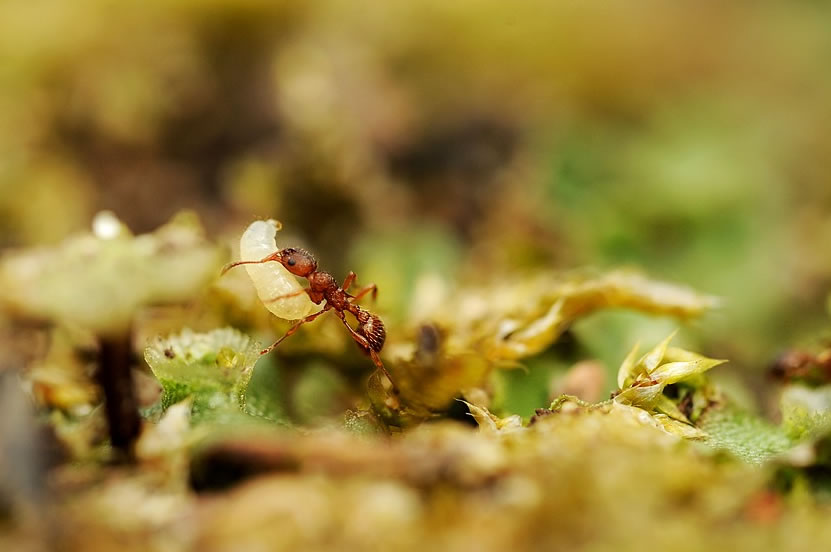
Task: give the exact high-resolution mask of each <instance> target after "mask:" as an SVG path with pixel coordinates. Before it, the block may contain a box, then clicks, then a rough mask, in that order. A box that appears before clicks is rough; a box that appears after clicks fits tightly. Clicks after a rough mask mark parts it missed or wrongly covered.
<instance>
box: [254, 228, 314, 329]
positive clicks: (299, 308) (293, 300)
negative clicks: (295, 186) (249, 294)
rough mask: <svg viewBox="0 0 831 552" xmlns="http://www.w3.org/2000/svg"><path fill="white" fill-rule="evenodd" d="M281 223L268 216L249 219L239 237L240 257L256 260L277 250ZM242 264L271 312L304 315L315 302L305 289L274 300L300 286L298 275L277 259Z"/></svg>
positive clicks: (295, 316)
mask: <svg viewBox="0 0 831 552" xmlns="http://www.w3.org/2000/svg"><path fill="white" fill-rule="evenodd" d="M281 227H282V225H281V224H280V223H279V222H278V221H276V220H271V219H269V220H258V221H255V222H252V223H251V225H250V226H248V228H246V229H245V232H243V234H242V238H240V241H239V251H240V260H241V261H259V260H260V259H262V258H264V257H267V256H268V255H271V254H272V253H274V252H275V251H277V249H278V248H277V242H276V241H275V239H274V236H275V235H276V234H277V231H278V230H280V228H281ZM244 266H245V270H247V271H248V275H249V276H250V277H251V281H252V282H254V287H255V288H256V289H257V296H258V297H259V298H260V301H262V302H263V304H264V305H265V307H266V308H267V309H268V310H269V311H271V313H272V314H273V315H274V316H278V317H280V318H285V319H286V320H297V319H298V318H303V317H304V316H307V315H308V314H310V313H311V312H312V310H313V309H314V307H315V304H314V303H312V301H311V300H310V299H309V296H308V294H306V293H301V294H300V295H296V296H294V297H289V298H286V299H279V300H277V301H274V300H273V299H274V298H275V297H280V296H283V295H288V294H290V293H294V292H297V291H298V290H300V289H302V288H303V286H301V285H300V282H298V281H297V277H296V276H294V275H293V274H292V273H290V272H289V271H288V270H286V269H285V267H283V265H281V264H280V263H277V262H269V263H263V264H250V265H244Z"/></svg>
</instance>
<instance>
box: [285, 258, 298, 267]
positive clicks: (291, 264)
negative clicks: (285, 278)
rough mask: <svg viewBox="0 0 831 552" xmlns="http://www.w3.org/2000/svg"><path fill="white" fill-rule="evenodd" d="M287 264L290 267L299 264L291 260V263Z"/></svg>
mask: <svg viewBox="0 0 831 552" xmlns="http://www.w3.org/2000/svg"><path fill="white" fill-rule="evenodd" d="M286 264H288V265H289V266H294V265H296V264H297V261H295V260H294V259H289V262H288V263H286Z"/></svg>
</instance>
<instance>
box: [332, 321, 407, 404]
mask: <svg viewBox="0 0 831 552" xmlns="http://www.w3.org/2000/svg"><path fill="white" fill-rule="evenodd" d="M335 314H337V315H338V318H340V321H341V322H343V325H344V326H346V329H347V330H349V333H350V334H351V335H352V339H354V340H355V342H356V343H357V344H358V345H359V346H360V347H361V348H362V349H364V350H365V351H367V352H368V353H369V356H370V357H371V358H372V362H373V363H375V366H376V368H378V369H379V370H381V371H382V372H383V373H384V375H385V376H387V379H388V380H390V383H391V384H392V392H393V393H395V394H396V395H397V394H398V386H397V385H396V384H395V380H394V379H392V376H391V375H390V373H389V372H388V371H387V369H386V367H385V366H384V363H383V362H381V357H379V356H378V353H377V352H375V350H374V349H373V348H372V346H371V345H370V344H369V341H367V339H366V337H364V336H362V335H361V334H359V333H358V332H356V331H355V329H354V328H353V327H352V326H350V325H349V322H347V321H346V315H344V314H343V312H341V311H335Z"/></svg>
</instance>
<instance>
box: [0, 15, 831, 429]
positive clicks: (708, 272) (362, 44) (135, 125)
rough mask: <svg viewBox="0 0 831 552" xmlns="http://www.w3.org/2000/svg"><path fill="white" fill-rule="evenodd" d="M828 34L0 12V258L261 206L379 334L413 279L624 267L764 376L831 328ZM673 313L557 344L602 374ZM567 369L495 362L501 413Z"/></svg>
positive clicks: (217, 231) (553, 19) (724, 21)
mask: <svg viewBox="0 0 831 552" xmlns="http://www.w3.org/2000/svg"><path fill="white" fill-rule="evenodd" d="M830 21H831V9H829V7H828V6H827V5H826V4H825V3H823V2H811V1H795V2H787V3H784V2H782V3H780V2H749V1H748V2H732V3H730V4H727V5H725V4H724V3H721V2H709V1H705V2H701V1H681V2H672V3H667V2H659V1H644V2H638V3H632V2H625V1H620V0H618V1H604V2H585V1H562V2H549V1H542V0H539V1H528V2H521V3H513V2H504V1H498V0H477V1H473V0H455V1H453V2H446V1H441V0H427V1H424V2H417V3H409V2H398V1H394V2H354V1H352V2H347V1H338V0H332V1H326V2H318V3H305V2H289V1H283V2H279V1H267V0H205V1H197V0H148V1H144V2H133V3H117V2H111V1H108V0H78V1H75V2H59V1H51V0H28V1H16V0H7V1H5V2H2V3H0V246H1V247H3V248H17V247H27V246H32V245H36V244H53V243H57V242H60V241H61V240H62V239H64V238H65V237H66V236H67V235H70V234H72V233H74V232H78V231H82V230H85V229H87V228H88V227H89V224H90V221H91V219H92V216H93V215H94V213H96V212H97V211H99V210H101V209H110V210H112V211H114V212H115V213H116V214H117V215H118V216H119V217H120V218H122V219H123V220H124V221H125V222H126V223H127V224H128V225H129V226H130V228H131V229H132V230H133V231H134V232H137V233H138V232H146V231H150V230H152V229H154V228H156V227H157V226H159V225H160V224H162V223H164V222H165V221H167V220H168V219H169V218H170V217H171V216H172V215H173V214H174V213H176V212H177V211H179V210H180V209H185V208H186V209H192V210H195V211H196V212H197V213H198V214H199V215H200V217H201V219H202V221H203V223H204V225H205V226H206V227H207V229H208V232H209V234H210V235H211V236H213V237H214V238H215V239H217V240H225V241H227V242H228V243H229V244H230V243H232V242H233V240H235V239H236V237H238V236H239V234H240V232H241V231H242V229H243V228H244V227H245V226H246V225H247V224H248V223H249V222H251V221H252V220H254V219H256V218H266V217H274V218H277V219H280V220H281V221H282V222H283V224H284V227H285V230H284V232H283V234H282V236H281V238H282V240H283V242H282V243H285V244H288V243H292V244H297V245H302V246H304V247H307V248H308V249H309V250H311V251H313V252H314V253H315V254H316V256H317V257H318V259H319V260H320V262H321V265H322V266H323V267H324V268H326V269H328V270H330V271H332V272H333V273H336V274H345V273H346V272H347V271H348V270H350V269H351V270H355V271H356V272H357V273H358V274H359V276H361V278H362V279H364V280H372V281H375V282H376V283H378V285H379V286H380V289H381V294H380V297H379V304H378V307H377V308H378V310H379V311H380V312H381V313H382V314H383V315H384V317H385V320H389V321H390V323H391V324H394V323H395V320H396V319H397V318H400V317H401V316H403V314H402V313H403V311H404V309H405V305H409V304H410V302H411V300H412V297H414V296H415V295H414V294H415V293H416V292H417V291H418V290H417V289H416V288H417V287H418V283H419V282H420V281H423V279H424V277H425V275H429V276H431V277H436V278H439V279H441V280H444V281H446V282H450V283H453V284H455V285H458V284H459V283H461V285H464V283H465V282H474V281H481V280H485V279H512V278H517V279H519V278H522V277H523V275H526V274H529V273H533V272H534V271H536V270H540V269H543V268H545V269H548V268H552V267H553V268H562V269H571V268H574V267H582V266H593V267H597V268H599V269H606V268H610V267H617V266H635V267H639V268H642V269H643V270H645V271H646V272H647V273H649V274H650V275H652V276H655V277H660V278H663V279H667V280H669V281H673V282H679V283H685V284H689V285H691V286H694V287H695V288H697V289H699V290H701V291H703V292H707V293H711V294H714V295H717V296H720V297H722V298H723V307H722V308H721V309H720V310H719V311H718V312H716V313H714V314H712V315H709V316H708V317H707V318H705V319H703V320H700V321H697V322H696V323H693V324H692V325H690V326H688V327H686V328H685V329H684V332H683V334H682V341H686V342H687V343H688V344H690V345H692V346H694V347H696V348H697V350H700V351H701V352H703V353H706V354H710V355H713V356H718V357H724V358H730V359H731V360H732V365H731V368H729V369H725V371H724V373H726V374H728V377H735V378H741V379H744V380H745V381H749V382H751V383H752V382H754V381H755V382H761V381H762V378H763V375H764V372H765V370H766V368H767V367H768V366H769V364H770V363H771V362H772V361H773V359H774V358H775V357H776V355H777V354H778V352H779V351H781V350H783V349H785V348H788V347H791V346H794V345H796V344H799V343H802V342H810V341H812V340H816V339H818V338H821V337H822V334H823V332H824V329H825V328H826V327H827V323H826V306H825V305H826V294H827V292H828V290H829V287H830V286H829V284H831V256H829V255H828V254H827V251H828V247H829V244H831V217H829V214H831V71H829V67H831V24H830V23H829V22H830ZM421 291H422V292H423V290H421ZM676 324H677V322H675V321H671V320H655V319H649V318H646V317H643V316H640V315H635V314H627V313H611V314H602V315H595V316H593V317H591V318H589V319H587V320H585V321H582V322H580V323H579V324H578V325H576V326H575V327H574V328H573V330H572V332H571V334H570V336H569V339H571V340H573V341H574V342H575V343H577V345H576V346H577V347H579V348H580V349H579V350H580V353H579V354H578V355H577V357H579V358H597V359H600V360H601V361H603V362H604V363H605V365H606V367H607V370H608V371H609V372H610V373H612V372H613V371H614V370H615V369H616V368H615V367H616V365H617V363H618V362H619V361H620V359H621V358H622V356H623V355H624V354H625V352H626V350H627V349H628V348H629V347H630V346H631V344H632V343H633V342H634V341H635V340H636V339H638V338H641V339H645V340H646V341H649V339H650V338H652V337H654V338H655V340H657V339H658V338H660V337H663V336H664V335H665V334H666V332H667V330H668V329H670V328H672V327H674V326H675V325H676ZM560 358H561V355H560V356H558V355H546V354H543V355H542V356H541V357H539V358H537V359H532V360H531V361H529V362H528V371H524V372H523V371H518V372H515V373H512V374H511V375H510V376H509V377H510V378H511V379H512V381H513V384H514V388H515V389H517V390H518V391H517V393H518V394H517V395H516V396H515V397H514V398H513V399H511V400H512V401H514V402H513V403H512V404H513V405H514V409H515V410H517V411H520V412H521V413H524V414H527V413H528V410H529V409H532V408H533V407H536V406H540V405H542V404H545V401H544V397H541V396H537V395H545V394H546V393H547V389H546V385H544V383H545V381H547V378H548V376H549V374H550V371H551V370H554V369H557V367H558V366H559V365H558V364H557V363H558V362H561V361H560V360H559V359H560ZM612 385H613V383H612V382H611V380H610V384H609V386H610V388H611V386H612ZM523 393H524V394H523ZM509 403H510V401H509Z"/></svg>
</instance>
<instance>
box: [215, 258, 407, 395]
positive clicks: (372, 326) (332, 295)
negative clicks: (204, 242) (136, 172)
mask: <svg viewBox="0 0 831 552" xmlns="http://www.w3.org/2000/svg"><path fill="white" fill-rule="evenodd" d="M272 261H274V262H278V263H280V264H281V265H283V266H284V267H286V270H288V271H289V272H291V273H292V274H294V275H295V276H300V277H301V278H306V279H307V280H308V281H309V287H308V288H304V289H301V290H298V291H295V292H293V293H289V294H287V295H281V296H279V297H274V298H273V299H271V300H272V301H279V300H280V299H288V298H289V297H295V296H297V295H300V294H301V293H308V294H309V299H311V300H312V302H313V303H315V304H317V305H319V304H320V303H322V302H323V301H326V304H325V305H324V306H323V308H322V309H321V310H319V311H317V312H315V313H313V314H310V315H309V316H307V317H305V318H301V319H300V320H299V321H298V322H297V323H296V324H295V325H294V326H292V327H291V328H289V331H287V332H286V334H285V335H284V336H283V337H281V338H280V339H278V340H277V341H275V342H274V344H272V345H271V346H270V347H268V348H267V349H263V350H262V351H261V352H260V354H261V355H266V354H268V353H270V352H271V351H272V350H274V348H275V347H277V346H278V345H279V344H280V343H282V341H283V340H284V339H286V338H287V337H289V336H290V335H292V334H293V333H294V332H296V331H297V330H298V328H300V326H302V325H303V324H305V323H307V322H311V321H312V320H314V319H315V318H317V317H318V316H320V315H321V314H323V313H325V312H327V311H329V310H334V311H335V314H337V315H338V318H340V319H341V322H343V325H344V326H346V328H347V329H348V330H349V334H350V335H351V336H352V339H353V340H355V343H357V344H358V347H360V348H361V350H362V351H364V352H365V353H367V354H368V355H369V356H370V357H372V362H374V363H375V366H377V367H378V369H379V370H381V371H382V372H384V375H386V376H387V379H389V380H390V383H391V384H392V389H393V391H394V392H395V393H397V392H398V387H397V386H396V385H395V381H393V379H392V376H390V373H389V372H388V371H387V369H386V368H385V367H384V364H383V363H382V362H381V358H380V357H379V356H378V353H379V352H381V349H382V348H383V347H384V340H385V339H386V337H387V332H386V330H385V329H384V323H383V322H381V319H380V318H378V316H376V315H374V314H372V313H371V312H369V311H367V310H364V309H362V308H361V307H359V306H358V305H356V304H355V301H358V300H359V299H361V298H362V297H364V296H365V295H366V294H367V293H370V292H372V298H373V299H375V298H376V297H377V295H378V286H376V285H375V284H371V285H369V286H366V287H365V288H363V289H361V290H360V291H359V292H358V293H357V294H355V295H350V294H349V293H347V292H346V290H348V289H349V287H350V286H351V285H352V283H353V282H354V281H355V277H356V275H355V273H354V272H352V271H350V272H349V274H348V275H347V276H346V279H345V280H344V281H343V285H342V286H340V287H338V284H337V282H336V281H335V278H334V276H332V275H331V274H329V273H328V272H324V271H322V270H318V269H317V260H315V258H314V257H313V256H312V254H311V253H309V252H308V251H305V250H303V249H298V248H294V247H288V248H286V249H280V250H278V251H275V252H274V253H272V254H271V255H268V256H267V257H264V258H263V259H260V260H259V261H238V262H235V263H231V264H229V265H227V266H226V267H225V268H223V269H222V274H225V273H226V272H228V271H229V270H231V269H232V268H234V267H235V266H240V265H245V264H261V263H268V262H272ZM346 312H349V313H351V314H352V316H354V317H355V319H356V320H357V321H358V328H357V329H353V328H352V326H350V325H349V323H348V322H347V321H346V315H345V313H346Z"/></svg>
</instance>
